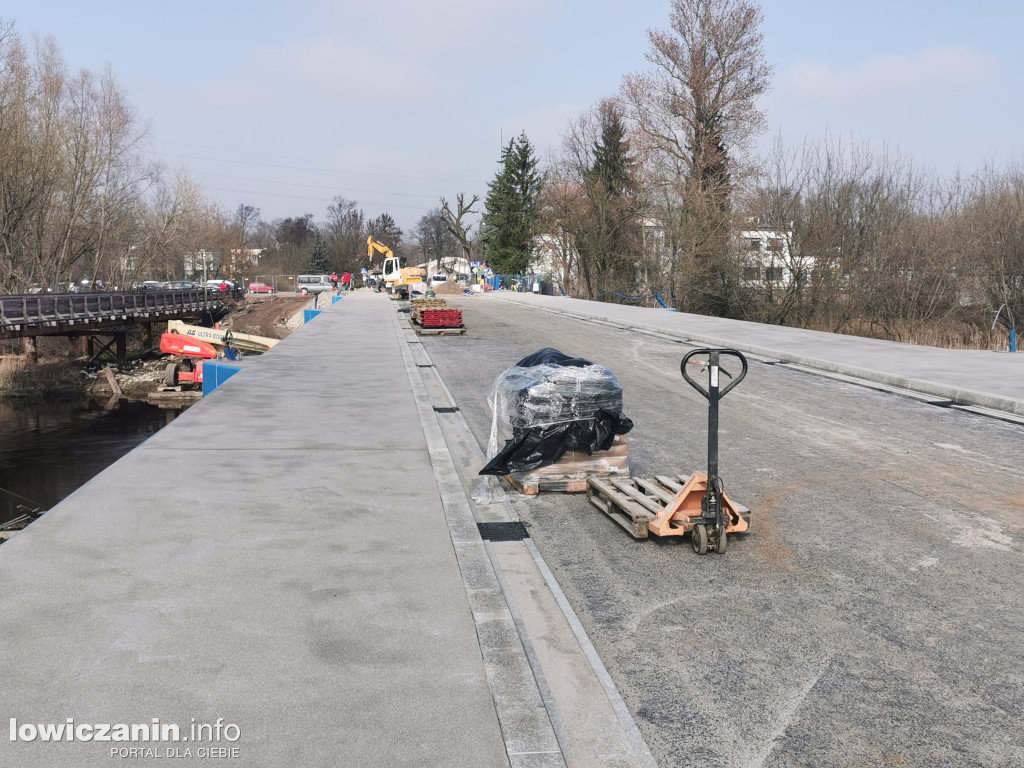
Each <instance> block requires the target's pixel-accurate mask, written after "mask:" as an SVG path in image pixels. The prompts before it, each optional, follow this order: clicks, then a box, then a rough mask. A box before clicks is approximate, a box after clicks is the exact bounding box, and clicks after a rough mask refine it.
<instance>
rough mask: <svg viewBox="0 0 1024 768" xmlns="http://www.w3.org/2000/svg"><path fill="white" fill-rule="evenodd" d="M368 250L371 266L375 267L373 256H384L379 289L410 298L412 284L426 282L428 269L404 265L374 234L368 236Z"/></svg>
mask: <svg viewBox="0 0 1024 768" xmlns="http://www.w3.org/2000/svg"><path fill="white" fill-rule="evenodd" d="M366 250H367V253H368V255H369V257H370V268H371V269H372V268H373V256H374V254H375V253H380V254H381V255H382V256H383V257H384V263H383V264H382V266H381V271H382V275H381V279H380V282H378V283H377V290H378V291H379V290H381V289H382V288H386V289H387V291H388V293H390V294H392V295H393V296H395V297H397V298H403V299H407V298H409V291H410V290H411V286H413V285H416V284H417V283H426V281H427V271H426V270H425V269H423V268H421V267H403V266H402V264H401V260H400V259H399V257H398V256H395V254H394V252H393V251H392V250H391V249H390V248H388V247H387V246H386V245H384V243H381V242H378V241H377V240H374V238H373V235H370V236H369V237H367V238H366Z"/></svg>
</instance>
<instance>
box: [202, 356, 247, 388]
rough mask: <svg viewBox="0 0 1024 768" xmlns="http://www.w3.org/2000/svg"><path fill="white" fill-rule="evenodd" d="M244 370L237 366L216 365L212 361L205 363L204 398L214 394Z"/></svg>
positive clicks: (205, 361)
mask: <svg viewBox="0 0 1024 768" xmlns="http://www.w3.org/2000/svg"><path fill="white" fill-rule="evenodd" d="M240 370H242V369H241V368H240V367H239V366H237V365H226V364H225V363H215V362H213V361H212V360H204V361H203V397H206V396H207V395H208V394H210V393H211V392H213V390H215V389H216V388H217V387H219V386H220V385H221V384H223V383H224V382H225V381H227V380H228V379H230V378H231V377H232V376H234V375H235V374H236V373H238V372H239V371H240Z"/></svg>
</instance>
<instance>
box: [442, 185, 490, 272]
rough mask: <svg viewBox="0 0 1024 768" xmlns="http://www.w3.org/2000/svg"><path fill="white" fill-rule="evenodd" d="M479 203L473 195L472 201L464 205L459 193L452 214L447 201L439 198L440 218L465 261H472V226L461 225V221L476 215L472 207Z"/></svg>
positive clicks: (463, 197) (461, 195)
mask: <svg viewBox="0 0 1024 768" xmlns="http://www.w3.org/2000/svg"><path fill="white" fill-rule="evenodd" d="M478 202H480V198H479V197H478V196H477V195H473V199H472V200H470V201H469V204H468V205H467V204H466V198H465V195H463V194H462V193H461V192H459V194H458V195H456V196H455V211H454V212H452V209H451V206H449V205H448V201H447V200H445V199H444V198H443V197H442V198H441V216H442V217H443V219H444V223H445V226H446V227H447V228H448V231H449V232H451V234H452V237H454V238H455V239H456V240H457V241H458V243H459V245H460V246H461V248H462V256H463V258H464V259H465V260H466V261H472V260H473V235H472V230H473V227H472V225H467V224H464V223H463V219H464V218H465V217H466V216H468V215H469V214H471V213H476V211H474V210H473V206H474V205H476V204H477V203H478Z"/></svg>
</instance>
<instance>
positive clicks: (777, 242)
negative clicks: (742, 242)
mask: <svg viewBox="0 0 1024 768" xmlns="http://www.w3.org/2000/svg"><path fill="white" fill-rule="evenodd" d="M768 250H769V251H774V252H775V253H778V252H779V251H781V250H782V238H781V237H772V238H769V239H768Z"/></svg>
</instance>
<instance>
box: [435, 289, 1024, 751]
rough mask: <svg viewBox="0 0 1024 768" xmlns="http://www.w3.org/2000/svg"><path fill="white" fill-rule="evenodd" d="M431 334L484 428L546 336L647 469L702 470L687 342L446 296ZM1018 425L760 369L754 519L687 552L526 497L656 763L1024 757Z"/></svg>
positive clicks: (745, 473)
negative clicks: (603, 396) (443, 319)
mask: <svg viewBox="0 0 1024 768" xmlns="http://www.w3.org/2000/svg"><path fill="white" fill-rule="evenodd" d="M449 301H450V303H451V305H452V306H455V307H458V308H461V309H463V310H464V311H465V319H466V325H467V327H468V328H469V332H468V334H467V335H466V336H462V337H459V336H455V337H428V336H424V337H422V340H423V344H424V348H425V349H426V351H427V352H428V353H429V355H430V356H431V358H432V359H433V362H434V363H435V364H436V365H437V369H438V372H439V373H440V374H441V376H442V377H443V378H444V380H445V382H446V383H447V385H448V387H449V388H450V389H451V391H452V394H453V395H454V397H455V399H456V401H457V402H458V404H459V406H460V408H461V409H462V411H463V413H464V414H465V416H466V419H467V421H468V422H469V424H470V426H471V428H472V429H473V431H474V434H475V436H476V438H477V440H478V441H479V442H480V443H481V444H482V445H486V441H487V433H488V430H489V427H490V413H489V411H488V408H487V403H486V398H487V393H488V392H489V390H490V387H491V384H492V383H493V381H494V378H495V377H496V376H497V375H498V374H499V373H501V372H502V371H503V370H504V369H505V368H507V367H508V366H510V365H513V364H514V363H515V362H516V361H517V360H519V359H520V358H522V357H524V356H525V355H527V354H529V353H531V352H535V351H536V350H538V349H540V348H542V347H545V346H553V347H556V348H558V349H560V350H561V351H563V352H565V353H567V354H570V355H574V356H583V357H587V358H590V359H591V360H593V361H595V362H598V363H601V364H602V365H605V366H607V367H609V368H611V370H612V371H614V372H615V374H616V375H617V376H618V378H619V381H620V383H621V384H622V385H623V388H624V399H625V408H626V415H627V416H629V417H630V418H631V419H633V421H634V422H635V423H636V427H635V429H634V430H633V432H632V433H631V435H630V440H631V442H630V465H631V469H632V473H633V475H634V476H652V475H654V474H655V473H658V474H662V473H679V474H689V473H690V472H691V471H693V470H695V469H705V468H706V435H707V432H706V429H707V426H706V412H707V407H706V401H704V400H703V398H701V397H700V395H698V394H697V393H696V392H694V391H693V390H691V389H690V387H689V386H688V385H686V384H685V383H684V382H683V380H682V378H681V377H680V374H679V361H680V360H681V358H682V356H683V355H684V354H685V352H686V351H687V350H688V349H689V347H687V346H685V345H683V344H679V343H675V342H670V341H664V340H661V339H658V338H654V337H651V336H642V335H638V334H635V333H630V332H625V331H621V330H617V329H613V328H608V327H604V326H599V325H593V324H586V323H584V322H581V321H577V320H572V319H569V318H560V317H555V316H552V315H549V314H546V313H541V312H537V311H534V310H530V309H527V308H522V307H517V306H514V305H509V304H499V303H498V302H494V301H490V300H488V299H487V298H486V297H472V298H465V299H460V298H455V299H451V300H449ZM1022 449H1024V428H1022V427H1020V426H1016V425H1013V424H1008V423H1004V422H1000V421H998V420H994V419H989V418H986V417H982V416H976V415H973V414H969V413H963V412H958V411H953V410H948V409H943V408H939V407H936V406H932V405H928V404H927V403H923V402H920V401H916V400H913V399H910V398H906V397H902V396H899V395H893V394H887V393H881V392H876V391H873V390H871V389H868V388H865V387H860V386H857V385H853V384H847V383H843V382H839V381H835V380H831V379H827V378H824V377H820V376H815V375H811V374H807V373H801V372H798V371H794V370H790V369H786V368H784V367H781V366H772V365H769V364H765V363H759V362H756V361H752V362H751V366H750V373H749V374H748V376H747V378H746V380H744V381H743V382H742V383H741V384H740V385H739V387H737V388H736V389H735V390H733V391H732V392H731V393H730V394H729V395H728V396H727V397H726V398H725V399H724V400H723V402H722V407H721V433H720V456H721V458H720V472H721V475H722V477H723V478H724V480H725V484H726V490H727V492H728V493H729V495H730V496H731V497H732V498H734V499H736V500H737V501H739V502H741V503H743V504H745V505H746V506H748V507H750V508H751V509H752V510H753V515H754V517H753V530H752V533H751V534H750V535H749V536H746V537H739V536H738V537H734V538H732V539H731V540H730V546H729V551H728V553H727V554H725V555H722V556H718V555H714V554H709V555H707V556H705V557H698V556H697V555H695V554H694V553H693V551H692V550H691V548H690V545H689V541H688V539H683V540H669V541H661V540H653V539H652V540H647V541H641V542H638V541H634V540H633V539H632V538H631V537H630V536H629V535H628V534H627V533H626V532H625V531H623V530H622V529H621V528H620V527H619V526H618V525H616V524H615V523H614V522H612V521H611V520H609V519H608V518H606V517H604V516H603V515H602V514H601V513H600V512H598V511H597V510H596V509H595V508H594V507H592V506H591V505H590V504H589V503H588V502H587V500H586V498H585V497H581V496H567V495H560V494H550V495H543V494H542V495H541V496H539V497H522V496H515V495H514V498H515V499H516V506H517V508H518V510H519V513H520V515H521V517H522V519H523V520H524V521H526V522H527V523H528V524H529V525H530V532H531V535H532V536H533V538H534V540H535V541H536V543H537V546H538V547H539V548H540V550H541V552H542V553H543V555H544V557H545V559H546V560H547V562H548V564H549V566H550V567H551V568H552V570H553V571H554V573H555V575H556V577H557V578H558V580H559V583H560V584H561V586H562V588H563V590H564V591H565V593H566V594H567V595H568V597H569V599H570V601H571V602H572V605H573V607H574V609H575V610H576V612H577V614H578V615H579V617H580V619H581V621H582V622H583V624H584V626H585V627H586V629H587V632H588V633H589V635H590V638H591V640H592V641H593V642H594V644H595V646H596V647H597V649H598V651H599V652H600V654H601V657H602V659H603V661H604V663H605V664H606V665H607V667H608V668H609V671H610V672H611V674H612V676H613V678H614V679H615V682H616V684H617V685H618V687H619V690H620V691H621V693H622V695H623V697H624V699H625V700H626V702H627V704H628V705H629V707H630V709H631V711H632V712H633V715H634V717H635V718H636V720H637V723H638V724H639V726H640V728H641V730H642V732H643V734H644V737H645V739H646V740H647V742H648V744H649V745H650V747H651V750H652V752H653V753H654V755H655V757H656V758H657V759H658V760H659V762H660V764H661V765H663V766H666V767H667V766H772V767H775V766H890V765H891V766H921V767H922V768H924V767H926V766H927V767H928V768H933V767H935V766H979V768H980V767H981V766H985V767H986V768H988V767H991V766H1020V765H1024V758H1022V757H1021V755H1024V733H1022V730H1021V722H1022V718H1024V661H1022V654H1021V648H1022V643H1021V639H1022V630H1024V610H1022V608H1021V599H1020V598H1021V594H1022V589H1021V588H1022V585H1024V576H1022V575H1021V574H1022V572H1021V564H1022V554H1024V471H1022V469H1021V467H1020V457H1021V455H1024V452H1022Z"/></svg>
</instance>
